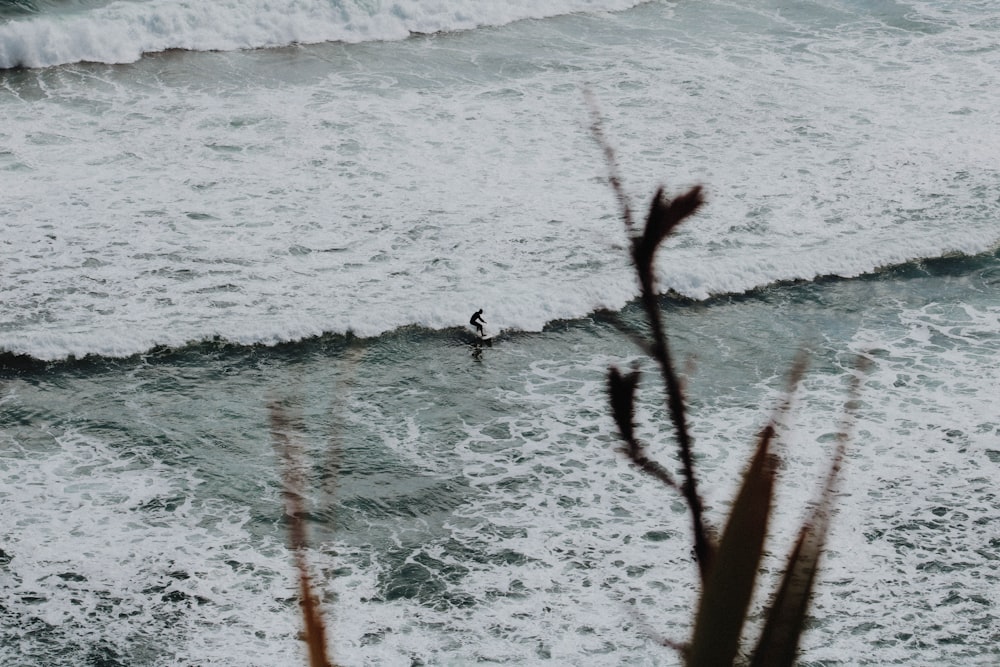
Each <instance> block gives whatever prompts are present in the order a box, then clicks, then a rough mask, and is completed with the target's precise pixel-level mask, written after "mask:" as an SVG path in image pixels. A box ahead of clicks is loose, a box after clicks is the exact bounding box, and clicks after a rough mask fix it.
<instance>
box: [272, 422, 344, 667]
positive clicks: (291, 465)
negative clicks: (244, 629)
mask: <svg viewBox="0 0 1000 667" xmlns="http://www.w3.org/2000/svg"><path fill="white" fill-rule="evenodd" d="M268 409H269V412H270V417H271V438H272V440H273V442H274V447H275V450H276V451H277V453H278V455H279V456H280V457H281V460H282V464H283V482H284V497H285V515H286V517H287V520H288V541H289V547H290V548H291V550H292V554H293V557H294V560H295V569H296V570H297V571H298V574H299V605H300V607H301V608H302V619H303V622H304V625H305V641H306V645H307V647H308V652H309V666H310V667H335V665H334V663H332V662H331V661H330V659H329V658H328V657H327V641H326V625H325V623H324V621H323V612H322V610H321V609H320V604H319V598H318V596H317V595H316V594H315V592H314V590H313V585H312V579H311V577H310V575H309V562H308V560H307V559H306V554H307V553H308V551H309V544H308V540H307V537H306V527H305V521H304V519H303V516H304V515H305V511H306V510H305V499H304V496H303V493H304V489H305V477H306V476H305V469H304V466H303V463H302V443H301V441H300V440H299V437H298V434H299V430H300V429H299V427H298V426H297V425H296V424H295V423H294V422H293V421H292V419H290V418H289V417H288V414H287V413H286V412H285V409H284V408H283V407H282V406H281V405H280V404H278V403H271V404H270V405H269V406H268Z"/></svg>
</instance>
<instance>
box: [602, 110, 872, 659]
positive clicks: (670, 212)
mask: <svg viewBox="0 0 1000 667" xmlns="http://www.w3.org/2000/svg"><path fill="white" fill-rule="evenodd" d="M588 103H589V104H590V109H591V113H592V118H593V122H592V125H591V130H592V132H593V134H594V137H595V138H596V140H597V142H598V143H599V145H600V146H601V148H602V150H603V152H604V156H605V159H606V161H607V163H608V169H609V174H610V175H609V182H610V184H611V187H612V189H613V190H614V193H615V196H616V197H617V199H618V202H619V205H620V207H621V216H622V220H623V222H624V224H625V229H626V232H627V233H628V235H629V239H630V242H631V248H630V251H631V258H632V264H633V266H634V268H635V271H636V276H637V278H638V281H639V287H640V301H641V303H642V307H643V311H644V312H645V315H646V318H647V320H648V322H649V327H650V339H649V340H639V341H638V342H639V344H640V347H641V348H642V349H643V350H644V351H646V353H647V354H649V355H650V356H651V357H652V358H653V359H654V360H655V361H656V363H657V366H658V367H659V370H660V374H661V376H662V381H663V384H664V387H665V389H666V395H667V399H666V403H667V413H668V415H669V417H670V422H671V425H672V427H673V430H674V436H675V438H676V442H677V453H678V458H679V459H680V463H681V474H682V475H683V480H682V482H681V483H678V482H677V481H676V480H675V479H674V477H673V475H672V474H671V473H670V471H669V470H668V469H667V468H666V467H664V466H663V465H662V464H660V463H658V462H657V461H655V460H653V459H652V458H650V456H649V455H648V453H647V451H646V447H645V446H644V445H643V443H642V442H641V441H640V440H639V439H638V437H637V436H636V433H635V404H636V403H635V402H636V398H635V397H636V392H637V390H638V386H639V379H640V373H639V370H638V365H637V364H636V365H633V367H632V369H631V371H629V372H628V373H622V372H621V371H620V370H618V369H617V368H615V367H612V368H610V369H609V371H608V395H609V400H610V403H611V411H612V416H613V417H614V420H615V422H616V424H617V426H618V430H619V433H620V435H621V438H622V441H623V443H624V444H623V446H622V448H621V451H622V452H623V453H624V454H625V455H626V456H627V457H628V458H629V460H630V461H631V462H632V463H633V464H634V465H635V466H636V467H638V468H639V469H640V470H641V471H643V472H644V473H646V474H648V475H650V476H651V477H653V478H654V479H657V480H659V481H660V482H661V483H662V484H664V485H665V486H667V487H670V488H672V489H674V490H676V491H678V492H680V493H681V494H682V495H683V497H684V500H685V502H686V504H687V507H688V510H689V512H690V515H691V525H692V532H693V534H694V550H695V555H696V557H697V560H698V568H699V574H700V578H701V583H702V588H701V595H700V597H699V602H698V609H697V612H696V616H695V620H694V629H693V634H692V639H691V642H690V644H688V645H686V646H685V645H678V644H675V643H673V642H670V641H668V640H663V639H658V641H659V642H660V643H662V644H665V645H670V646H674V647H678V648H680V650H681V651H682V652H683V654H684V658H685V663H686V664H687V665H689V666H697V667H723V666H725V665H732V664H733V662H734V660H736V658H737V656H738V654H739V653H740V640H741V637H742V635H743V632H744V626H745V624H746V619H747V610H748V609H749V607H750V603H751V601H752V598H753V592H754V587H755V585H756V582H757V577H758V573H759V571H760V564H761V560H762V558H763V554H764V543H765V539H766V537H767V528H768V524H769V520H770V516H771V511H772V502H773V498H774V485H775V478H776V471H777V467H778V455H777V453H775V451H774V450H775V445H774V440H775V434H776V433H777V431H778V428H779V426H780V422H781V420H782V419H783V417H784V415H785V413H786V412H787V410H788V407H789V404H790V400H791V396H792V395H793V394H794V392H795V390H796V388H797V387H798V384H799V382H800V380H801V378H802V375H803V373H804V372H805V367H806V361H805V356H804V355H802V354H800V355H799V356H798V357H797V359H796V360H795V362H794V363H793V364H792V368H791V371H790V373H789V379H788V389H787V393H786V396H785V399H784V400H783V401H782V403H781V404H780V405H779V407H778V408H777V409H776V410H775V412H774V414H773V415H772V416H771V418H770V420H769V421H768V423H767V425H766V426H765V427H764V428H763V429H762V430H761V432H760V434H759V435H758V438H757V447H756V450H755V453H754V455H753V458H752V460H751V462H750V465H749V467H748V468H747V470H746V472H745V473H744V475H743V479H742V482H741V485H740V488H739V490H738V492H737V495H736V498H735V500H734V501H733V503H732V509H731V511H730V515H729V517H728V520H727V522H726V526H725V529H724V531H723V533H722V537H721V539H720V540H719V542H718V543H717V544H716V542H715V541H714V539H713V537H712V536H713V533H712V532H711V531H710V530H709V528H708V526H707V524H706V521H705V518H704V509H703V507H704V506H703V503H702V500H701V497H700V495H699V493H698V484H697V477H696V474H695V466H694V456H693V451H692V441H691V437H690V433H689V430H688V425H687V410H686V407H685V400H684V390H683V386H682V383H681V381H680V379H679V377H678V374H677V372H676V371H675V369H674V364H673V360H672V357H671V353H670V347H669V345H668V338H667V334H666V329H665V327H664V323H663V318H662V314H661V311H660V306H659V301H658V294H657V290H656V272H655V262H656V253H657V250H658V249H659V247H660V245H661V244H662V243H663V242H664V241H665V240H666V239H667V238H668V237H669V236H670V235H671V234H672V233H673V232H674V231H675V230H676V229H677V228H678V226H679V225H680V224H681V223H682V222H683V221H684V220H686V219H687V218H689V217H691V216H692V215H693V214H694V213H695V212H697V211H698V209H699V208H700V207H701V206H702V205H703V204H704V197H703V194H702V189H701V186H695V187H693V188H691V189H690V190H688V191H687V192H686V193H684V194H681V195H679V196H677V197H675V198H673V199H669V198H667V197H666V195H665V194H664V192H663V188H660V189H658V190H657V192H656V194H655V195H654V196H653V201H652V203H651V205H650V207H649V213H648V214H647V217H646V222H645V225H644V227H643V229H642V230H637V229H636V228H635V224H634V223H633V220H632V212H631V211H632V207H631V206H630V204H629V202H628V197H627V195H626V194H625V190H624V187H623V185H622V179H621V177H620V175H619V171H618V165H617V160H616V158H615V153H614V150H613V149H612V147H611V145H610V144H609V142H608V141H607V140H606V139H605V137H604V133H603V131H602V128H601V119H600V115H599V113H598V112H597V108H596V105H595V104H594V102H593V99H592V98H590V97H589V95H588ZM632 337H633V338H635V335H634V334H633V335H632ZM859 371H860V369H859ZM859 375H860V372H859V373H858V374H856V375H855V379H854V384H853V385H852V389H851V392H850V393H851V399H852V400H853V399H854V397H855V396H856V394H857V388H858V384H859V379H858V376H859ZM851 405H852V403H850V402H849V403H848V404H847V405H846V406H845V418H844V426H843V428H842V430H841V432H840V434H839V436H838V439H837V447H836V450H835V452H834V454H833V457H832V463H831V466H830V471H829V473H828V474H827V478H826V481H825V483H824V485H823V488H822V490H821V492H820V494H819V498H818V500H817V501H816V502H815V504H814V505H813V507H812V510H811V512H810V513H809V515H808V517H807V518H806V520H805V522H804V523H803V525H802V528H801V529H800V531H799V535H798V539H797V540H796V543H795V546H794V548H793V550H792V553H791V555H790V556H789V558H788V562H787V565H786V567H785V570H784V574H783V576H782V578H781V581H780V583H779V586H778V589H777V592H776V593H775V595H774V598H773V600H772V601H771V604H770V606H769V609H768V611H767V614H766V617H765V625H764V629H763V631H762V632H761V634H760V637H759V639H758V642H757V645H756V648H755V649H754V651H753V653H752V662H751V664H752V665H754V666H755V667H765V666H767V667H771V666H783V665H789V666H790V665H793V664H794V663H795V657H796V654H797V651H798V644H799V638H800V636H801V633H802V630H803V628H804V626H805V619H806V614H807V612H808V607H809V600H810V598H811V595H812V589H813V586H814V584H815V579H816V573H817V571H818V567H819V559H820V555H821V553H822V550H823V545H824V543H825V539H826V534H827V530H828V527H829V518H830V513H831V509H832V502H833V497H834V495H835V494H836V489H837V483H838V480H839V475H840V468H841V464H842V461H843V458H844V453H845V449H846V446H847V442H848V440H849V437H848V435H847V434H848V431H849V428H850V426H851V419H850V417H851V415H852V413H851Z"/></svg>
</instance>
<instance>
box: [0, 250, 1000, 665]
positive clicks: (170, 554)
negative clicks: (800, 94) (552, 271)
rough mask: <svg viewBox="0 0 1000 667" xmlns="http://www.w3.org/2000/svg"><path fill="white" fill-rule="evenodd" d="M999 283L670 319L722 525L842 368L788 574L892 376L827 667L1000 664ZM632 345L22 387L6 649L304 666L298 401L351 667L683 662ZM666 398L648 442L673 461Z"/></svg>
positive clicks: (135, 369)
mask: <svg viewBox="0 0 1000 667" xmlns="http://www.w3.org/2000/svg"><path fill="white" fill-rule="evenodd" d="M998 287H1000V261H998V258H997V256H996V255H988V256H981V257H977V258H971V259H945V260H937V261H934V262H927V263H923V264H920V265H905V266H901V267H897V268H894V269H889V270H886V271H884V272H882V273H880V274H878V275H876V276H872V277H866V278H859V279H855V280H830V281H819V282H815V283H809V284H799V285H782V286H774V287H771V288H768V289H765V290H761V291H759V292H756V293H752V294H747V295H743V296H739V297H732V298H720V299H715V300H712V301H709V302H701V303H693V302H687V301H677V300H670V299H665V300H664V301H663V302H662V305H663V308H664V311H665V315H666V319H667V322H668V326H669V328H670V332H671V336H672V342H673V344H674V350H675V354H676V358H677V359H678V360H680V361H679V363H680V364H681V365H682V366H683V367H684V368H685V369H686V377H687V388H688V396H689V402H690V409H691V418H692V423H693V424H694V431H695V436H696V448H697V452H698V455H699V466H700V470H701V472H702V475H703V483H704V492H705V495H706V499H707V501H708V504H709V507H710V514H711V516H712V517H713V520H715V521H716V522H719V521H721V518H722V516H723V513H724V510H725V506H726V499H727V498H728V496H729V494H730V493H731V492H732V489H733V484H734V483H735V482H734V480H735V478H736V475H737V474H738V472H739V470H740V467H741V466H742V464H743V463H744V462H745V460H746V457H747V455H748V452H749V447H750V443H751V442H752V438H753V434H754V433H755V431H756V429H757V428H759V426H760V425H761V424H762V423H763V420H764V419H765V418H766V416H767V414H768V413H769V411H770V410H771V407H772V406H773V405H775V404H776V402H777V400H778V393H777V392H778V391H779V390H780V388H781V386H782V385H783V382H784V379H783V376H784V373H785V371H786V369H787V368H788V366H789V364H790V361H791V359H792V358H793V356H794V355H795V354H796V352H797V351H798V350H799V349H801V348H802V347H806V348H808V349H809V350H810V351H811V354H810V358H811V363H810V369H809V374H808V376H807V379H806V381H805V382H804V385H803V388H802V390H801V392H800V395H799V397H798V399H797V404H796V409H795V412H794V414H795V415H796V416H795V417H793V418H791V419H790V420H789V424H788V426H787V428H786V429H785V430H784V431H783V434H784V436H785V437H784V439H785V440H786V442H787V445H786V446H787V451H786V459H787V461H786V466H785V475H786V476H787V478H786V479H785V481H784V482H783V485H782V487H781V492H780V493H779V520H778V521H777V527H776V529H775V533H776V534H775V538H774V539H775V544H774V546H773V547H772V552H773V555H774V557H775V558H780V556H781V554H782V552H783V551H784V549H785V548H786V546H785V545H786V544H787V541H788V538H789V534H790V531H792V530H793V529H794V525H795V523H796V521H797V520H798V518H797V517H798V516H799V515H800V509H801V507H802V504H803V503H804V502H805V501H807V500H808V499H809V498H810V497H812V494H813V493H814V490H815V488H816V485H817V483H818V482H817V480H818V479H819V475H820V474H821V472H822V468H823V466H824V465H825V463H824V462H825V461H826V460H827V457H828V454H829V442H830V440H831V438H832V437H833V433H835V431H836V429H837V422H838V420H839V419H840V416H841V415H840V410H841V407H840V406H841V404H842V403H843V401H844V400H845V395H846V394H845V391H846V390H845V388H846V385H847V375H848V374H849V373H850V372H851V368H852V365H853V363H854V362H853V358H854V355H855V354H857V353H861V354H864V355H866V356H867V357H869V358H870V359H872V360H873V361H874V369H873V371H872V372H871V374H870V375H869V376H867V379H866V380H865V382H864V383H863V393H862V399H861V407H860V408H859V410H858V413H857V415H856V417H857V437H856V439H855V444H854V445H853V450H852V454H851V456H850V461H849V463H848V472H847V478H848V483H847V488H846V489H845V491H844V493H843V494H842V496H843V497H842V499H841V501H840V515H839V517H838V519H837V523H836V529H835V533H834V536H833V538H832V542H831V546H830V553H829V555H828V559H827V562H826V567H825V570H824V572H825V574H826V579H825V580H824V582H821V592H820V594H819V596H818V598H817V604H816V607H815V609H814V615H815V628H814V630H813V631H812V632H811V634H810V635H809V637H808V639H807V651H806V654H805V660H804V664H913V659H914V657H915V656H917V655H926V656H930V657H932V658H933V661H934V662H935V663H936V664H989V661H990V659H991V658H990V656H995V655H996V653H995V651H996V649H995V646H996V643H995V639H996V636H995V633H996V630H995V627H996V625H995V623H994V622H993V619H994V618H995V615H996V613H997V612H996V609H997V590H998V589H997V584H998V583H1000V582H998V580H997V579H998V578H997V575H996V573H995V570H994V568H993V563H994V561H995V558H996V555H995V554H996V547H997V542H996V540H997V538H996V535H997V534H998V533H997V531H996V528H997V517H998V516H1000V514H998V510H1000V501H998V500H997V496H996V494H995V491H994V488H995V486H994V483H995V481H996V479H997V474H998V469H997V466H998V465H1000V418H998V417H997V415H996V413H995V411H993V410H992V406H993V401H994V398H993V397H995V395H996V393H995V391H994V390H995V389H997V380H998V376H1000V373H998V361H997V360H998V357H997V352H998V351H1000V331H998V330H997V328H996V327H995V324H996V320H997V317H998V314H1000V312H998V310H997V307H996V298H995V297H996V290H997V289H998ZM613 321H617V322H618V324H615V323H614V322H613ZM622 327H626V328H632V329H634V330H636V331H640V332H641V331H642V322H641V317H640V314H639V312H638V311H637V310H636V309H635V308H634V307H629V308H627V309H626V310H625V311H623V312H622V313H619V314H615V315H613V316H612V315H595V316H593V317H590V318H585V319H581V320H573V321H562V322H557V323H554V324H552V325H550V326H549V327H547V329H546V330H545V331H543V332H541V333H517V332H510V333H507V334H504V335H502V336H501V337H499V338H498V340H497V342H496V344H495V345H494V346H493V347H492V348H485V349H483V350H481V351H477V350H476V349H475V348H474V347H472V346H470V345H469V344H468V342H469V340H470V339H469V337H468V334H466V333H464V332H462V331H458V330H451V331H443V332H429V331H426V330H422V329H419V328H412V329H404V330H399V331H396V332H394V333H392V334H388V335H384V336H381V337H379V338H376V339H357V338H351V337H343V336H329V337H323V338H318V339H312V340H308V341H304V342H301V343H297V344H291V345H283V346H277V347H265V346H255V347H240V346H233V345H229V344H221V343H220V344H203V345H199V346H194V347H188V348H184V349H180V350H161V351H157V352H154V353H151V354H148V355H144V356H142V357H134V358H130V359H124V360H108V359H86V360H82V361H70V362H63V363H57V364H49V365H39V366H36V367H33V368H22V369H20V370H10V369H8V370H7V371H5V373H4V380H3V385H2V394H0V396H2V399H0V400H2V403H0V406H2V413H0V415H2V417H0V419H2V438H3V442H4V447H3V455H2V459H0V465H2V471H3V474H4V476H5V485H4V487H3V491H2V495H0V501H2V504H3V507H4V512H5V513H8V514H11V513H13V515H14V516H17V515H18V514H21V515H23V517H24V521H18V520H14V522H13V523H12V524H8V529H7V532H6V542H5V544H4V545H3V549H4V552H5V562H4V563H3V564H2V567H3V570H2V575H3V577H4V578H5V581H6V582H7V583H6V590H7V591H8V594H7V598H6V600H5V601H4V602H3V604H2V606H0V614H2V618H3V626H2V627H3V630H2V632H3V636H4V643H5V644H6V645H8V646H15V647H17V650H18V652H19V655H20V656H21V657H22V660H21V662H20V663H19V664H24V665H29V664H38V665H41V664H47V665H53V664H66V665H69V664H102V665H134V664H169V663H172V664H178V663H185V664H208V663H207V661H206V662H204V663H203V662H201V661H200V660H199V659H198V658H197V656H198V655H208V656H213V655H216V654H218V655H230V656H233V655H239V656H244V657H241V658H240V659H236V660H235V661H234V662H233V663H232V664H265V662H266V661H267V660H279V661H281V660H285V659H287V658H288V656H289V655H292V656H294V655H295V653H296V651H297V650H298V649H297V648H296V644H295V642H294V638H293V637H294V628H295V627H296V625H297V619H296V608H295V604H294V593H293V584H294V582H293V572H292V568H291V564H290V561H289V560H288V557H287V553H286V552H285V551H284V547H283V543H284V541H285V535H284V523H283V504H282V499H281V489H282V482H281V475H282V469H283V465H284V464H283V463H282V459H281V457H280V456H279V455H278V453H276V451H275V449H274V447H273V442H272V434H271V432H270V425H269V412H268V405H270V404H272V403H277V404H280V405H281V406H282V409H283V410H284V412H285V413H286V414H287V415H288V416H290V417H291V418H292V419H293V420H294V421H295V422H296V423H297V424H299V427H298V432H297V435H296V436H295V438H296V441H297V442H298V443H300V445H301V452H302V456H301V459H300V462H301V463H302V465H303V466H304V470H305V471H306V474H305V476H306V480H307V481H306V483H307V497H308V500H309V503H310V511H309V515H308V525H309V530H310V534H311V539H312V541H313V544H314V546H315V549H316V551H315V553H314V554H313V559H314V562H315V563H316V567H317V579H318V580H319V582H320V585H321V586H322V587H323V588H324V590H326V591H327V594H326V596H325V597H324V603H325V606H326V609H327V611H328V613H329V615H330V617H331V619H332V624H333V628H334V633H333V635H334V646H335V650H336V652H337V653H338V654H339V655H343V656H345V658H344V660H345V662H346V663H347V664H374V663H376V662H382V661H386V662H387V663H392V664H399V663H400V662H401V661H406V660H412V661H414V662H415V663H438V664H456V663H458V664H461V663H468V662H474V661H479V660H486V659H489V660H493V659H496V660H499V661H501V662H514V663H531V662H534V661H536V660H540V659H543V658H545V657H546V656H548V658H549V659H551V660H553V661H555V662H557V663H559V662H564V661H566V662H571V661H573V660H575V659H576V658H570V656H577V657H579V656H581V655H588V656H591V657H593V659H594V660H596V661H597V662H598V663H601V664H612V663H621V662H645V661H650V662H651V663H652V664H673V662H674V661H675V660H676V656H675V655H674V654H672V653H671V652H670V650H669V649H664V648H662V647H658V646H656V645H655V644H654V643H651V642H650V640H649V637H648V634H646V633H644V632H643V631H642V629H641V625H642V624H641V623H637V622H636V620H635V619H636V616H635V613H639V614H640V615H641V616H642V617H645V618H647V622H648V623H649V624H650V625H651V626H653V627H656V628H657V631H658V632H660V633H662V634H664V635H666V636H670V637H673V638H677V639H683V638H684V637H685V636H686V627H687V626H686V623H687V622H688V620H687V619H688V617H689V612H690V605H691V604H692V603H693V582H694V578H693V575H694V572H693V570H692V568H691V563H690V558H689V556H688V553H687V550H688V548H689V541H688V539H687V524H686V517H685V515H684V512H683V506H682V504H681V503H680V502H679V501H678V499H677V498H676V497H673V496H672V494H671V493H670V492H668V491H666V490H664V489H660V488H656V487H655V486H654V485H652V484H651V483H649V482H648V481H647V480H644V479H643V478H641V477H638V476H637V475H636V474H635V473H634V472H632V471H631V470H630V469H629V467H628V466H627V465H626V464H625V463H624V462H623V461H622V460H621V459H620V458H619V457H618V456H617V455H616V454H615V447H616V438H615V435H614V429H613V426H612V424H611V422H610V419H609V418H608V416H607V409H606V406H605V398H604V394H603V387H604V374H605V372H606V369H607V367H608V365H610V364H617V365H627V364H628V363H629V362H630V361H631V360H633V359H637V358H638V354H637V351H636V348H635V347H634V345H633V344H632V343H631V342H630V341H629V340H628V338H627V337H626V336H625V335H623V333H622V332H621V330H620V329H621V328H622ZM866 332H877V334H876V335H875V337H874V338H873V339H872V340H869V339H868V336H869V334H867V333H866ZM876 341H877V342H879V344H878V345H873V344H871V343H872V342H876ZM9 362H10V360H9V359H8V363H9ZM643 366H644V367H647V369H648V364H647V363H645V362H643ZM648 370H652V369H648ZM646 378H647V379H646V383H645V384H644V385H643V388H642V402H641V405H640V408H639V419H640V422H641V431H642V434H643V437H645V438H647V439H648V440H649V441H650V442H652V443H653V446H654V449H655V451H656V452H657V455H658V457H659V458H660V459H661V460H663V461H664V462H666V463H667V464H668V466H671V467H672V466H674V465H675V462H674V459H673V456H672V452H671V447H670V444H669V438H668V437H666V436H664V435H663V433H665V432H666V430H667V427H666V425H665V422H664V417H663V414H662V408H661V394H660V391H659V388H658V387H657V386H656V384H655V381H654V378H655V372H647V373H646ZM887 433H888V434H890V435H891V438H890V439H887V438H886V434H887ZM782 503H783V504H782ZM84 507H85V508H86V509H82V508H84ZM782 540H784V543H783V542H782ZM32 544H34V545H35V546H34V547H32V546H31V545H32ZM775 565H776V563H775V564H771V565H769V566H768V568H769V571H770V569H771V568H773V567H774V566H775ZM119 570H120V571H121V572H124V573H126V574H127V575H128V576H124V577H123V578H121V579H119V578H118V577H117V575H115V574H113V573H115V572H116V571H119ZM880 588H882V589H883V590H881V592H879V589H880ZM105 616H107V617H108V618H114V619H116V620H115V622H114V623H107V624H106V623H103V622H101V621H100V620H99V619H100V618H103V617H105ZM220 619H224V621H223V622H221V626H222V627H224V628H225V629H224V630H223V629H221V627H220ZM569 637H575V638H576V639H574V640H573V641H572V642H570V644H567V643H566V642H567V641H569V639H566V638H569ZM250 645H253V646H254V649H253V651H254V654H255V655H256V656H257V657H256V658H250V657H245V654H244V653H243V652H244V651H246V650H247V646H250ZM571 645H572V646H574V647H575V648H571ZM862 655H871V656H873V657H872V662H870V663H868V662H865V661H864V660H862V659H861V658H860V656H862ZM94 656H97V657H94ZM192 656H195V657H192ZM491 656H492V657H491ZM560 656H561V657H560ZM98 658H100V659H98ZM243 660H245V661H243ZM258 660H259V662H258ZM290 660H291V662H287V663H285V664H293V663H294V662H295V660H294V659H290Z"/></svg>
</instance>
